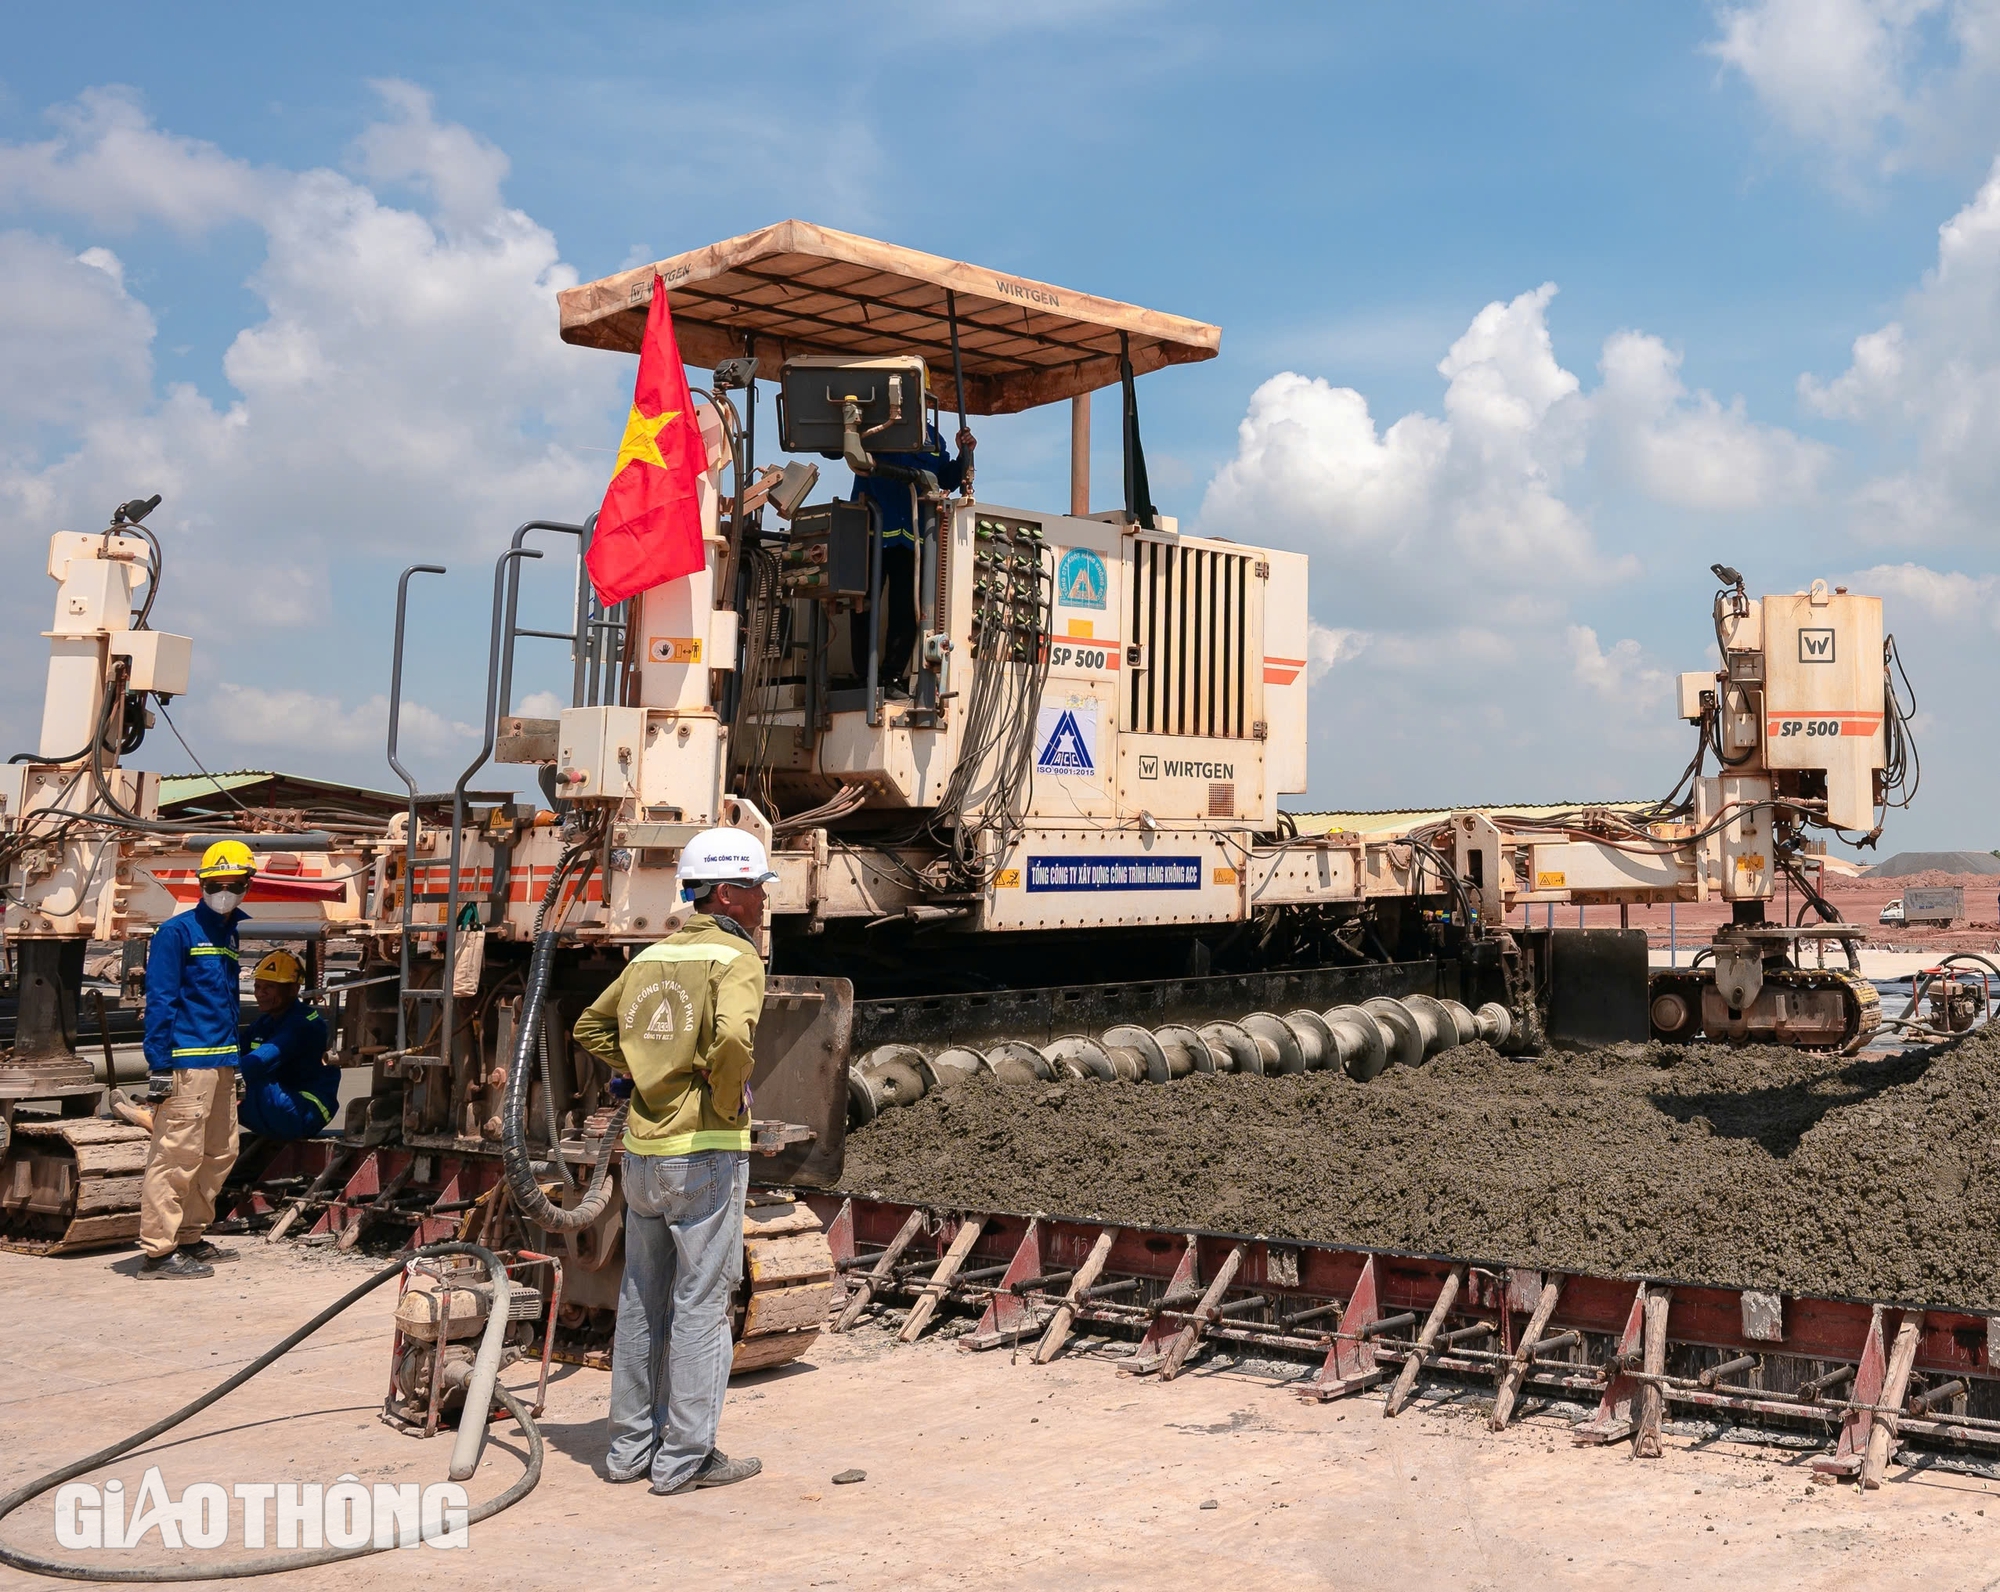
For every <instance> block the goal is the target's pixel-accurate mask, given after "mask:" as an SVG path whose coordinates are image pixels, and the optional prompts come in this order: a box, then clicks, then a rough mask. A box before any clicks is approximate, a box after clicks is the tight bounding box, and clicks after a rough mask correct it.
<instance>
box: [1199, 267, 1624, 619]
mask: <svg viewBox="0 0 2000 1592" xmlns="http://www.w3.org/2000/svg"><path fill="white" fill-rule="evenodd" d="M1554 293H1555V287H1554V285H1553V284H1544V285H1543V286H1542V287H1540V288H1537V289H1536V290H1534V291H1533V292H1529V293H1523V294H1521V295H1520V296H1519V297H1518V298H1515V299H1514V300H1512V301H1511V302H1509V303H1505V304H1501V303H1493V304H1489V305H1487V306H1486V308H1484V309H1483V310H1481V311H1480V312H1479V314H1478V315H1477V316H1475V317H1474V319H1473V321H1472V324H1471V325H1470V326H1469V327H1468V328H1467V329H1466V331H1465V333H1464V334H1463V335H1462V336H1460V337H1459V339H1458V340H1457V341H1456V342H1454V343H1453V344H1452V346H1451V348H1450V350H1449V351H1448V352H1447V353H1446V355H1445V357H1444V358H1443V360H1441V361H1440V362H1439V364H1438V367H1437V368H1438V373H1439V374H1440V375H1441V376H1443V377H1444V378H1445V382H1446V386H1445V395H1444V411H1445V418H1444V419H1442V420H1439V419H1435V418H1433V417H1431V416H1429V415H1425V414H1410V415H1405V416H1403V417H1402V418H1401V419H1400V420H1397V421H1396V422H1395V423H1394V424H1392V425H1391V426H1390V427H1389V428H1388V429H1387V431H1385V432H1381V433H1378V432H1377V431H1376V428H1375V422H1374V418H1373V416H1372V415H1371V414H1370V413H1369V408H1368V402H1367V400H1366V399H1365V398H1363V397H1362V395H1361V394H1360V393H1358V392H1356V391H1354V390H1353V389H1352V388H1349V387H1335V386H1333V385H1332V384H1330V383H1329V382H1327V381H1326V380H1325V379H1323V378H1313V379H1308V378H1307V377H1305V376H1301V375H1298V374H1296V373H1294V372H1290V371H1287V372H1284V373H1283V374H1280V375H1277V376H1273V377H1272V378H1271V379H1270V380H1269V381H1267V382H1265V383H1264V384H1263V385H1262V386H1260V387H1259V388H1258V389H1257V390H1256V392H1254V393H1253V394H1252V395H1251V398H1250V408H1249V412H1248V414H1246V415H1245V416H1244V419H1243V421H1242V423H1241V424H1240V425H1239V426H1238V427H1237V451H1236V457H1235V458H1234V459H1232V460H1231V461H1230V462H1229V463H1228V464H1226V465H1225V466H1223V468H1222V470H1221V471H1220V473H1218V474H1217V476H1216V477H1215V479H1214V480H1213V481H1212V482H1211V483H1210V484H1209V488H1208V492H1207V495H1206V497H1205V499H1204V500H1203V504H1202V512H1201V518H1202V523H1203V524H1204V526H1212V527H1218V528H1221V529H1224V530H1226V531H1228V532H1230V533H1231V534H1239V535H1243V536H1244V537H1246V538H1251V537H1254V536H1257V535H1264V536H1269V535H1271V534H1272V527H1274V526H1283V527H1284V528H1285V535H1284V539H1285V540H1286V541H1287V542H1289V543H1291V544H1292V545H1297V546H1303V547H1305V548H1306V549H1307V550H1308V551H1312V552H1333V553H1341V554H1348V555H1358V556H1362V557H1364V558H1365V559H1366V567H1367V569H1368V570H1369V571H1370V572H1372V573H1374V574H1376V575H1378V576H1379V577H1380V580H1381V582H1383V583H1392V584H1396V585H1400V586H1403V587H1405V588H1407V587H1408V586H1410V585H1411V584H1412V577H1413V576H1414V577H1416V583H1418V584H1422V585H1424V586H1426V587H1430V586H1431V585H1433V584H1434V583H1435V582H1437V581H1439V580H1445V581H1450V582H1453V583H1471V582H1474V581H1479V580H1489V579H1494V578H1498V579H1499V580H1501V581H1502V582H1503V583H1504V584H1505V585H1507V586H1510V587H1512V586H1518V585H1519V584H1521V583H1522V581H1523V580H1525V579H1528V578H1530V572H1531V569H1532V568H1533V567H1534V566H1536V565H1542V564H1547V563H1550V562H1560V563H1561V564H1563V565H1564V566H1565V567H1566V569H1567V570H1568V572H1569V575H1570V578H1571V579H1573V580H1582V581H1590V580H1593V579H1605V578H1609V577H1611V576H1614V575H1615V574H1617V573H1618V572H1619V571H1618V569H1617V566H1616V562H1615V561H1607V560H1605V559H1604V558H1602V557H1601V556H1600V554H1599V552H1598V550H1597V548H1596V547H1595V545H1594V543H1593V542H1592V539H1591V537H1590V534H1589V531H1588V529H1587V528H1586V526H1585V525H1584V523H1583V521H1582V519H1581V518H1580V517H1579V516H1578V515H1576V514H1575V513H1574V512H1573V511H1572V510H1571V509H1570V508H1569V506H1568V505H1567V504H1566V503H1564V502H1563V500H1562V498H1561V497H1560V496H1559V495H1558V492H1557V485H1558V482H1559V480H1560V477H1561V473H1562V469H1563V466H1564V464H1565V463H1566V462H1567V461H1568V460H1569V459H1570V458H1571V456H1572V454H1573V452H1574V443H1575V441H1576V428H1575V422H1576V421H1577V420H1578V419H1580V418H1581V416H1580V414H1578V413H1577V411H1576V405H1575V397H1576V392H1577V379H1576V377H1575V376H1574V375H1572V374H1571V373H1570V372H1569V371H1566V370H1564V369H1563V368H1562V367H1561V366H1560V365H1559V364H1558V363H1557V362H1556V359H1555V354H1554V349H1553V347H1552V345H1551V342H1550V339H1549V333H1548V323H1547V319H1546V310H1547V307H1548V303H1549V300H1550V298H1551V297H1552V296H1553V295H1554Z"/></svg>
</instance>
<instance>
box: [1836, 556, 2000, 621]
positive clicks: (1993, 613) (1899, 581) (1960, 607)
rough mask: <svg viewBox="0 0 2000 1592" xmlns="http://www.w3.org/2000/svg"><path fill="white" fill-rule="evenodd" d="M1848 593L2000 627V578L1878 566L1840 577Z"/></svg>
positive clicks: (1936, 616) (1949, 618) (1935, 616)
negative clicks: (1857, 593)
mask: <svg viewBox="0 0 2000 1592" xmlns="http://www.w3.org/2000/svg"><path fill="white" fill-rule="evenodd" d="M1840 583H1841V584H1842V585H1844V586H1846V587H1847V588H1848V589H1849V590H1850V591H1858V592H1868V593H1871V594H1873V595H1876V596H1880V597H1882V598H1884V599H1885V600H1887V601H1888V602H1890V603H1891V604H1895V605H1901V604H1905V603H1907V604H1908V605H1909V606H1911V607H1913V608H1915V609H1917V610H1919V611H1920V612H1921V613H1923V614H1924V615H1926V616H1927V617H1929V618H1932V619H1937V620H1941V621H1944V622H1945V623H1947V624H1949V623H1954V622H1959V621H1963V620H1967V619H1984V620H1986V621H1987V622H1989V623H1991V624H1993V625H1995V626H1996V627H2000V575H1967V574H1964V573H1962V572H1960V571H1958V570H1937V569H1928V568H1926V567H1925V566H1924V565H1922V564H1907V563H1906V564H1877V565H1875V566H1874V567H1873V568H1872V569H1863V570H1858V571H1856V572H1855V573H1854V574H1852V575H1844V576H1842V577H1841V581H1840Z"/></svg>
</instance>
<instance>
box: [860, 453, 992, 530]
mask: <svg viewBox="0 0 2000 1592" xmlns="http://www.w3.org/2000/svg"><path fill="white" fill-rule="evenodd" d="M924 440H925V442H926V443H927V444H928V446H927V448H926V449H925V451H924V452H922V453H883V454H878V455H877V456H876V459H877V462H878V463H881V464H894V465H900V466H901V467H902V468H903V469H905V470H928V471H930V473H931V474H932V475H934V476H936V477H937V480H938V485H939V486H941V487H943V488H944V489H945V490H946V491H947V492H955V491H957V490H958V488H959V485H960V484H961V483H962V482H963V481H964V480H965V460H964V459H962V458H958V459H954V458H953V457H952V456H951V454H950V453H949V452H948V451H947V450H946V448H945V445H944V438H943V437H941V436H940V435H938V428H937V427H936V426H926V427H925V428H924ZM854 491H855V495H856V496H858V497H864V498H868V499H870V500H871V501H873V503H874V504H875V510H876V513H877V514H878V515H879V516H880V517H881V525H882V540H883V542H884V543H885V544H887V545H890V546H895V545H897V544H899V543H900V544H901V545H902V546H904V547H915V546H916V545H917V533H916V528H915V527H914V526H913V525H911V524H910V483H909V482H907V481H891V480H889V479H888V478H887V477H886V476H879V475H858V476H856V477H855V478H854Z"/></svg>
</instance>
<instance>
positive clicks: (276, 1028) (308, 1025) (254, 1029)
mask: <svg viewBox="0 0 2000 1592" xmlns="http://www.w3.org/2000/svg"><path fill="white" fill-rule="evenodd" d="M327 1039H328V1035H327V1028H326V1017H325V1015H324V1014H323V1013H322V1012H321V1011H320V1009H319V1008H318V1007H317V1006H312V1005H308V1004H307V1003H306V1002H305V1001H298V1000H295V1001H293V1002H292V1004H291V1005H289V1006H287V1007H286V1008H285V1009H284V1010H283V1011H281V1012H270V1013H259V1014H258V1017H257V1020H256V1021H255V1022H254V1023H252V1024H251V1025H250V1032H249V1033H248V1034H247V1035H246V1036H245V1037H244V1040H243V1062H242V1066H243V1078H244V1082H245V1083H246V1084H247V1085H249V1086H250V1089H251V1090H252V1091H255V1090H258V1089H260V1088H262V1087H263V1086H266V1085H270V1086H274V1087H276V1088H278V1089H281V1090H283V1091H284V1093H285V1094H286V1095H287V1096H289V1097H291V1098H292V1099H293V1100H294V1101H295V1102H303V1103H304V1104H306V1105H308V1106H312V1107H316V1108H318V1111H319V1121H318V1123H316V1124H315V1125H314V1126H313V1127H312V1128H311V1130H310V1131H311V1132H314V1133H317V1132H318V1131H319V1130H320V1129H321V1128H323V1127H325V1126H326V1124H327V1123H328V1122H330V1121H331V1120H332V1119H333V1106H334V1102H335V1101H337V1100H338V1099H339V1098H340V1069H339V1068H338V1067H332V1066H328V1065H327V1063H326V1061H325V1056H326V1047H327ZM264 1092H265V1094H266V1095H268V1090H265V1091H264ZM248 1098H249V1094H248V1093H246V1095H245V1099H246V1100H247V1099H248ZM302 1116H303V1114H302ZM259 1131H264V1130H261V1129H260V1130H259Z"/></svg>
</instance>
